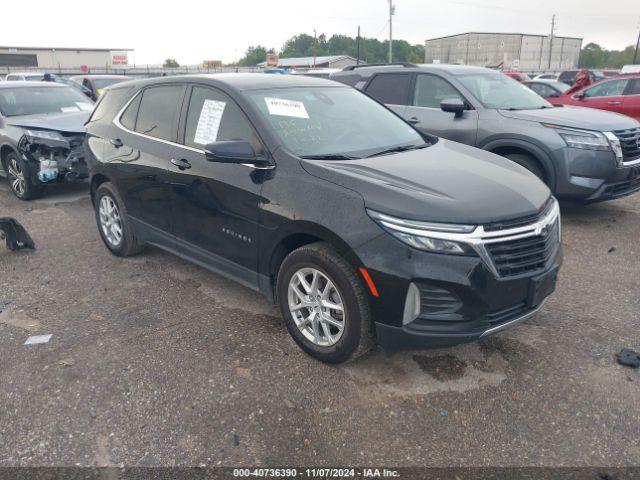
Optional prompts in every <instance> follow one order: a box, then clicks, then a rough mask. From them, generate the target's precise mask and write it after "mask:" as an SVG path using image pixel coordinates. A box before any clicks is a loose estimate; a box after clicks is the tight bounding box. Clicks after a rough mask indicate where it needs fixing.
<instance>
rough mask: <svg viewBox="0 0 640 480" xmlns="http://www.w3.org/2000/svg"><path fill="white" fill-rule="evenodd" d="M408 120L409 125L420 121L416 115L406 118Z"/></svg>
mask: <svg viewBox="0 0 640 480" xmlns="http://www.w3.org/2000/svg"><path fill="white" fill-rule="evenodd" d="M408 122H409V123H410V124H411V125H416V124H418V123H420V120H418V117H411V118H410V119H409V120H408Z"/></svg>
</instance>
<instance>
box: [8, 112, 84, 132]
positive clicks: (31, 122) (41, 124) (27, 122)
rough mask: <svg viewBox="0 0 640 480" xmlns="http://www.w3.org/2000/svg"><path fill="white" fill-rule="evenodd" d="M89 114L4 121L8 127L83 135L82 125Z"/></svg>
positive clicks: (68, 114)
mask: <svg viewBox="0 0 640 480" xmlns="http://www.w3.org/2000/svg"><path fill="white" fill-rule="evenodd" d="M90 115H91V112H71V113H50V114H48V115H22V116H16V117H8V118H6V119H5V121H6V123H7V124H8V125H13V126H14V127H23V128H39V129H44V130H56V131H58V132H64V133H84V132H85V129H84V124H85V122H86V121H87V120H89V116H90Z"/></svg>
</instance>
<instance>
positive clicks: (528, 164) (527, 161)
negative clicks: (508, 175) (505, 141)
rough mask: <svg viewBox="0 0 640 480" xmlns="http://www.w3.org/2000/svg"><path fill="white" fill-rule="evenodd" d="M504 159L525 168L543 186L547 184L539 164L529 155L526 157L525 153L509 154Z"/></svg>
mask: <svg viewBox="0 0 640 480" xmlns="http://www.w3.org/2000/svg"><path fill="white" fill-rule="evenodd" d="M505 158H508V159H509V160H511V161H512V162H515V163H517V164H518V165H520V166H521V167H524V168H526V169H527V170H529V171H530V172H531V173H533V174H534V175H535V176H536V177H538V178H539V179H540V180H542V181H543V182H544V183H545V184H547V185H548V183H547V176H546V175H545V173H544V170H543V169H542V166H541V165H540V163H539V162H538V161H537V160H536V159H535V158H533V157H532V156H531V155H527V154H526V153H509V154H507V155H505Z"/></svg>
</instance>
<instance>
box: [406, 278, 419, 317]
mask: <svg viewBox="0 0 640 480" xmlns="http://www.w3.org/2000/svg"><path fill="white" fill-rule="evenodd" d="M419 315H420V290H419V289H418V287H417V286H416V284H415V283H411V284H410V285H409V289H408V290H407V298H406V300H405V302H404V313H403V314H402V325H403V326H404V325H407V324H409V323H411V322H413V321H414V320H415V319H416V318H418V316H419Z"/></svg>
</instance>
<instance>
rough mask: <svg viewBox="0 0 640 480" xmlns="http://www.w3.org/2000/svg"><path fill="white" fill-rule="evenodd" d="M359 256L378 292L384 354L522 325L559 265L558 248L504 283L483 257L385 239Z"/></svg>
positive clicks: (376, 314)
mask: <svg viewBox="0 0 640 480" xmlns="http://www.w3.org/2000/svg"><path fill="white" fill-rule="evenodd" d="M357 253H358V255H359V256H360V258H361V259H362V260H363V261H364V263H365V265H366V268H367V270H368V271H369V274H370V275H371V277H372V279H373V282H374V284H375V285H376V288H377V290H378V292H379V297H372V300H371V306H372V314H373V320H374V323H375V330H376V335H377V341H378V344H379V345H380V346H381V347H382V348H383V349H384V350H385V351H387V352H394V351H397V350H400V349H404V348H433V347H443V346H450V345H455V344H459V343H464V342H469V341H473V340H477V339H479V338H482V337H484V336H487V335H491V334H493V333H496V332H498V331H500V330H504V329H505V328H509V327H511V326H513V325H516V324H518V323H520V322H522V321H525V320H526V319H528V318H530V317H531V316H533V315H535V313H537V312H538V311H539V310H540V309H541V308H542V305H543V304H544V302H545V301H546V299H547V297H548V296H549V295H550V294H551V293H552V292H553V290H554V289H555V284H556V279H557V274H558V270H559V268H560V265H561V263H562V248H561V246H560V245H558V246H557V248H556V250H555V251H554V253H553V254H552V255H551V257H550V258H549V260H548V262H547V263H546V265H545V266H544V268H541V269H539V270H537V271H535V272H530V273H527V274H522V275H515V276H507V277H499V276H496V275H495V273H494V271H492V269H491V268H489V266H487V265H486V263H485V261H484V260H483V259H481V258H480V257H475V256H456V255H442V254H433V253H427V252H422V251H417V250H415V249H411V248H409V247H405V246H404V245H403V244H401V243H400V242H399V241H397V240H396V239H394V238H393V237H391V236H390V235H387V234H385V235H382V236H380V237H378V238H377V239H375V240H374V241H372V242H369V243H368V244H366V245H364V246H363V247H361V248H360V249H358V252H357ZM540 285H544V287H543V288H542V289H541V288H540ZM416 288H417V290H418V292H419V299H420V300H419V303H420V305H419V313H418V315H417V316H415V318H409V320H410V321H408V322H407V320H406V318H407V315H406V310H407V305H409V304H410V303H411V302H412V301H411V300H410V299H409V291H410V289H414V291H415V289H416ZM412 298H415V294H414V296H413V297H412ZM412 317H414V316H412Z"/></svg>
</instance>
